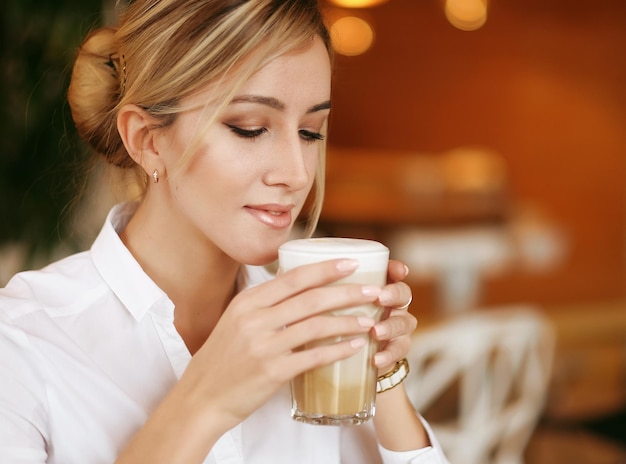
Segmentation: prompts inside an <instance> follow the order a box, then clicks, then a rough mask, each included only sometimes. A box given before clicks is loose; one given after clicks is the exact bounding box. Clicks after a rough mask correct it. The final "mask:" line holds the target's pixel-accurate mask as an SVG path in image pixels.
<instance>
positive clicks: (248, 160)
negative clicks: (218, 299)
mask: <svg viewBox="0 0 626 464" xmlns="http://www.w3.org/2000/svg"><path fill="white" fill-rule="evenodd" d="M330 76H331V71H330V60H329V56H328V52H327V50H326V48H325V47H324V45H323V43H322V42H321V40H319V39H316V40H315V41H314V43H313V45H312V46H311V47H310V48H308V49H306V50H302V51H298V52H292V53H289V54H286V55H283V56H281V57H279V58H277V59H275V60H274V61H272V62H270V63H269V64H267V65H266V66H265V67H264V68H262V69H261V70H260V71H259V72H257V73H256V74H254V75H253V76H252V78H251V79H250V80H249V81H247V83H246V84H245V85H244V86H243V88H242V89H241V91H240V92H239V93H238V95H237V96H236V97H235V98H234V99H233V101H232V102H231V103H230V104H229V105H228V107H227V108H226V110H225V111H224V112H223V113H222V114H221V115H220V116H219V117H218V119H217V121H216V123H215V124H213V125H212V126H211V127H210V128H209V130H208V132H206V134H205V135H204V136H203V138H202V140H201V143H200V145H199V146H198V148H197V149H196V150H195V151H194V155H193V157H192V158H191V160H190V161H189V162H188V163H187V164H186V165H184V167H183V168H182V169H181V168H180V166H179V163H178V162H179V159H180V156H181V155H182V154H183V153H184V152H185V150H186V149H187V147H188V146H189V145H188V144H189V143H193V141H194V140H196V133H197V132H196V130H197V128H198V127H199V126H201V125H202V118H203V117H204V116H203V114H206V113H203V110H202V109H199V110H192V111H188V112H184V113H182V114H180V115H179V117H178V118H177V119H176V121H175V123H174V124H173V125H171V126H169V127H168V128H166V129H164V130H163V131H162V132H161V133H160V134H159V135H158V136H157V138H156V139H155V143H156V144H157V146H158V149H159V153H160V155H161V156H162V159H163V163H164V164H165V171H166V176H165V178H164V182H160V183H159V184H154V185H152V187H153V188H155V189H157V190H158V189H164V190H162V191H160V192H159V193H158V196H159V197H160V200H159V203H160V205H161V206H159V207H160V208H166V210H164V211H162V214H167V215H168V217H169V220H168V224H171V226H172V227H173V228H174V229H173V231H172V232H174V234H175V235H176V236H177V239H178V240H189V242H187V245H189V244H191V243H193V244H194V245H195V244H198V245H201V243H199V242H198V240H199V241H202V242H205V243H204V244H205V245H208V246H210V247H216V249H219V250H221V251H222V252H224V253H226V254H227V255H229V256H230V257H232V258H234V259H235V260H237V261H239V262H243V263H246V264H257V265H259V264H267V263H269V262H271V261H273V260H274V259H276V254H277V249H278V246H279V245H280V244H282V243H283V242H284V241H286V240H287V239H288V237H289V232H290V230H291V228H292V226H293V224H294V221H295V219H296V217H297V216H298V214H299V212H300V211H301V209H302V206H303V204H304V202H305V199H306V198H307V195H308V193H309V191H310V190H311V187H312V185H313V181H314V177H315V171H316V166H317V163H318V156H319V154H318V150H319V144H320V143H322V142H321V139H323V134H321V131H322V130H323V126H324V123H325V121H326V119H327V118H328V113H329V109H330ZM206 98H207V94H206V93H204V94H200V95H198V96H196V97H193V98H192V99H190V101H186V102H185V103H189V104H191V105H198V107H202V106H203V104H204V102H205V101H206V100H205V99H206Z"/></svg>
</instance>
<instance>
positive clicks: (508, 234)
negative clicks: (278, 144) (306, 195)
mask: <svg viewBox="0 0 626 464" xmlns="http://www.w3.org/2000/svg"><path fill="white" fill-rule="evenodd" d="M112 3H113V2H110V1H109V2H107V1H105V2H104V3H103V1H101V0H58V1H57V2H55V3H54V4H49V3H48V2H46V1H45V0H25V1H22V2H16V1H11V2H10V3H9V5H6V6H5V7H4V12H3V15H2V23H3V27H2V32H1V34H2V35H1V37H2V42H1V50H0V52H1V53H2V57H3V60H2V62H3V66H2V67H1V69H2V71H0V72H1V79H2V80H1V84H0V85H1V88H0V91H1V92H2V101H3V105H2V113H1V120H0V123H1V124H0V130H1V131H2V140H3V142H4V149H3V150H2V154H1V155H0V215H1V220H0V284H4V283H6V281H7V280H8V278H9V277H10V276H11V275H12V274H13V273H14V272H16V271H18V270H20V269H25V268H30V267H39V266H40V265H44V264H45V263H47V262H49V261H51V260H52V259H56V258H57V257H60V256H63V255H66V254H68V253H70V252H73V251H76V250H81V249H85V248H87V247H88V246H89V243H90V242H91V240H92V239H93V236H94V234H95V233H96V232H97V230H98V229H99V227H100V224H101V222H102V220H103V218H104V215H105V214H106V211H107V210H108V207H109V206H110V205H111V204H112V203H113V202H114V201H115V197H114V196H113V195H112V194H111V192H110V191H109V188H108V185H106V184H103V183H102V182H98V179H99V177H98V176H99V172H100V171H99V169H98V168H97V167H95V168H94V167H91V168H89V169H90V170H89V171H88V172H86V171H85V165H86V162H87V160H88V158H89V155H88V153H87V152H86V150H85V149H84V147H83V146H82V144H81V143H80V142H79V141H77V140H76V137H75V134H74V130H73V127H72V124H71V119H70V118H69V110H68V108H67V104H66V102H65V92H66V87H67V82H68V77H69V66H71V61H72V59H73V56H74V50H75V48H76V46H77V45H78V44H79V41H80V38H81V37H82V36H84V34H85V33H86V32H87V31H88V30H89V28H91V27H92V26H93V25H96V24H101V23H103V22H110V21H111V19H110V18H111V11H112V6H113V5H112ZM323 5H324V7H325V9H326V12H327V17H328V23H329V26H330V28H331V33H332V35H333V40H334V43H335V47H336V52H337V54H336V57H335V68H334V82H333V112H332V115H331V122H330V128H329V149H328V174H327V176H328V182H327V197H326V201H325V206H324V212H323V214H322V218H321V222H320V227H319V230H318V234H320V235H345V236H356V237H364V238H374V239H377V240H381V241H383V242H384V243H386V244H387V245H388V246H389V247H390V249H391V253H392V255H393V256H394V257H396V258H398V259H402V260H404V261H405V262H406V263H407V264H408V265H409V267H410V268H411V272H410V274H409V277H408V283H409V284H410V285H411V287H412V289H413V292H414V302H413V304H412V306H411V311H413V312H414V313H415V314H416V315H417V316H418V318H419V320H420V325H419V327H418V330H417V332H416V343H415V346H417V347H419V349H420V350H421V351H422V352H430V351H429V350H430V349H433V350H434V347H439V346H440V345H441V347H444V348H445V349H447V350H448V351H447V352H446V353H444V352H443V351H442V350H444V348H441V349H440V350H439V351H432V355H431V356H430V357H429V358H428V359H424V360H422V361H423V365H419V367H417V368H416V369H414V374H413V375H414V386H415V388H416V390H415V395H416V397H415V398H414V401H415V402H416V403H419V405H420V410H423V411H424V413H425V415H426V417H427V418H429V420H432V421H433V423H434V424H435V426H436V427H438V428H439V427H440V428H441V430H442V432H441V433H442V436H443V437H445V438H444V440H443V441H444V442H445V443H444V444H445V445H446V446H450V447H451V453H454V450H452V447H453V446H454V444H453V442H455V443H457V444H458V443H465V441H464V440H465V438H463V437H462V436H461V435H460V434H461V433H468V434H469V433H471V434H473V435H474V436H475V435H476V433H477V430H478V429H477V428H476V427H478V428H479V429H480V424H485V426H486V424H488V423H489V422H492V423H496V424H499V425H501V429H502V430H504V429H505V428H506V426H507V424H509V425H510V424H513V423H520V424H521V423H524V424H525V425H524V426H523V427H522V426H520V427H518V428H515V427H512V429H515V430H514V431H512V432H511V433H510V434H509V436H507V437H505V436H504V435H506V434H505V433H504V432H502V431H500V432H498V431H493V430H492V431H491V432H489V433H485V437H484V440H482V442H484V444H485V446H484V450H486V451H484V450H483V451H484V453H486V454H484V453H483V454H480V453H481V452H483V451H476V456H478V457H476V458H475V459H474V460H471V459H470V458H466V459H461V460H457V461H456V462H459V463H460V464H471V462H482V463H488V462H494V463H495V462H500V463H503V462H522V461H521V460H518V461H515V458H512V457H511V454H510V453H509V454H508V455H506V456H505V454H506V453H505V452H504V451H502V452H501V450H503V449H505V448H507V447H508V448H510V449H515V450H517V458H518V459H524V460H525V461H524V462H528V463H537V464H544V463H552V462H554V463H561V462H568V463H624V462H626V419H625V417H626V413H625V411H626V285H625V282H626V182H625V181H626V130H625V129H626V60H624V59H623V58H624V57H623V54H624V50H625V48H626V2H624V1H623V0H578V1H576V2H572V1H568V0H371V1H369V2H367V1H366V0H334V1H331V0H324V2H323ZM86 174H88V175H86ZM81 179H89V181H88V182H84V181H81ZM79 192H82V194H81V196H80V197H79V200H78V201H76V200H75V199H76V198H77V194H78V193H79ZM520 315H521V316H522V319H519V317H520ZM511 321H513V322H514V323H510V322H511ZM529 321H530V322H529ZM458 324H461V325H458ZM523 327H527V328H528V331H527V332H524V330H526V329H524V330H522V328H523ZM456 330H460V332H456ZM469 332H472V333H475V334H483V335H484V336H481V337H480V339H477V340H469V339H468V340H466V339H465V338H464V337H462V336H459V334H465V333H469ZM520 333H524V334H525V335H524V337H523V338H522V339H520V342H519V343H520V344H519V345H515V347H513V348H511V346H512V345H511V346H509V347H508V348H502V345H501V344H499V343H500V342H501V341H502V340H509V341H510V340H513V339H514V338H515V336H517V335H519V334H520ZM441 339H443V340H444V341H445V343H443V344H440V342H441ZM452 348H455V349H457V353H456V354H455V353H452V352H451V350H452ZM438 349H439V348H438ZM470 351H471V352H472V353H476V356H477V357H476V358H473V359H474V360H472V361H471V362H470V361H467V359H468V357H467V353H468V352H470ZM521 352H523V353H525V354H524V355H523V356H521V355H520V356H518V358H520V359H517V358H515V356H513V357H511V356H512V353H521ZM459 353H462V354H463V355H464V356H465V357H464V358H463V359H465V361H463V362H461V361H459V359H460V356H461V355H460V354H459ZM501 353H505V354H504V355H502V354H501ZM444 358H445V359H447V360H446V361H445V362H443V363H441V365H442V366H447V367H449V369H448V370H447V371H446V370H445V369H443V368H441V371H437V370H436V369H434V367H436V366H437V365H438V364H437V362H438V361H437V360H441V359H444ZM476 360H478V361H476ZM414 361H415V364H416V365H417V364H418V363H419V362H422V361H419V360H417V358H416V359H415V360H414ZM475 363H479V364H475ZM478 365H480V366H482V368H481V369H482V370H480V369H478V368H477V367H476V366H478ZM485 366H487V367H485ZM507 366H508V367H507ZM512 366H513V367H512ZM429 369H430V370H429ZM431 371H432V372H440V374H439V375H438V376H435V377H436V378H438V379H443V378H448V377H446V375H448V376H449V380H447V381H445V382H443V381H441V382H439V383H440V384H438V385H436V383H437V382H435V384H431V385H421V386H419V388H421V390H420V389H418V388H417V386H418V383H419V379H415V373H417V372H419V373H420V374H423V378H427V377H428V375H429V372H431ZM444 371H446V372H447V373H448V374H444V373H443V372H444ZM478 371H480V373H481V375H480V378H474V379H473V380H468V379H467V374H468V373H474V374H475V373H476V372H478ZM498 376H500V377H505V378H506V379H507V383H506V386H504V387H502V386H501V385H500V384H497V385H496V382H495V381H494V379H496V378H497V377H498ZM472 382H473V383H472ZM468 384H471V385H473V386H474V387H473V389H472V388H469V387H467V385H468ZM424 389H426V390H424ZM469 391H471V392H473V393H474V394H475V393H476V392H477V391H481V392H485V391H489V392H492V393H493V392H496V393H497V392H501V393H498V394H495V393H494V394H491V395H490V396H489V397H488V398H482V397H473V396H472V394H469V393H468V392H469ZM502 392H505V393H502ZM494 395H495V396H494ZM479 396H480V395H479ZM426 397H428V398H430V400H429V401H428V402H426V403H424V402H422V399H423V398H426ZM526 397H528V398H531V399H530V400H529V403H527V406H524V407H523V408H522V409H523V410H527V411H529V410H532V411H533V414H531V415H530V416H529V417H527V418H525V419H519V420H518V419H515V417H517V416H515V417H513V416H506V417H505V416H502V415H498V414H499V413H501V412H502V411H504V410H506V409H507V408H509V409H511V410H512V409H513V406H514V405H515V404H517V403H519V402H520V401H521V399H525V398H526ZM471 398H474V399H473V400H472V399H471ZM494 398H496V399H494ZM497 398H500V399H497ZM462 400H463V401H465V403H464V402H463V401H462ZM516 402H517V403H516ZM483 403H484V404H483ZM464 404H465V406H464ZM468 404H469V405H470V406H468ZM520 404H521V403H520ZM524 404H526V403H524ZM481 405H482V406H481ZM479 406H481V408H482V409H481V411H482V412H481V413H480V414H478V413H477V412H476V411H475V410H478V409H480V408H479ZM483 406H484V407H483ZM468 408H469V409H468ZM472 414H473V416H472ZM476 414H478V416H476ZM470 416H472V417H470ZM496 416H497V418H496ZM476 417H479V418H480V420H481V422H478V425H476V423H474V422H472V421H473V420H477V419H476ZM468 418H469V419H468ZM516 420H517V422H516ZM450 424H452V428H453V429H454V430H456V432H455V433H457V432H458V433H457V434H456V435H454V434H453V435H450V438H448V435H446V432H445V430H444V429H445V427H446V426H447V425H450ZM468 424H470V425H472V429H471V432H464V430H467V429H468ZM511 437H512V438H511ZM507 440H508V441H507ZM478 441H480V440H478ZM512 442H515V445H511V443H512ZM468 446H469V445H468ZM520 450H521V451H520Z"/></svg>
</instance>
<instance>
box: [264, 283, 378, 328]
mask: <svg viewBox="0 0 626 464" xmlns="http://www.w3.org/2000/svg"><path fill="white" fill-rule="evenodd" d="M380 292H381V289H380V288H379V287H376V286H371V285H359V284H344V285H332V286H328V287H319V288H314V289H310V290H307V291H305V292H302V293H300V294H298V295H296V296H294V297H292V298H289V299H288V300H285V301H283V302H282V303H280V304H278V305H276V306H275V307H274V308H271V312H272V315H271V322H270V323H271V327H283V326H288V325H292V324H294V323H296V322H298V321H301V320H303V319H306V318H309V317H311V316H315V315H317V314H320V313H323V312H328V311H335V310H340V309H343V310H346V311H349V308H355V309H354V310H353V311H351V312H350V313H351V314H350V315H357V316H358V315H363V313H364V312H367V311H365V310H364V309H363V308H361V306H362V305H364V304H368V303H374V302H375V301H376V300H377V299H378V297H379V295H380Z"/></svg>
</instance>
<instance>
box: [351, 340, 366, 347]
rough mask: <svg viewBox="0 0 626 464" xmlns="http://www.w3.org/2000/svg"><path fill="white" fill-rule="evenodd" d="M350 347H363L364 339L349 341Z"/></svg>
mask: <svg viewBox="0 0 626 464" xmlns="http://www.w3.org/2000/svg"><path fill="white" fill-rule="evenodd" d="M350 346H352V348H362V347H364V346H365V339H364V338H353V339H352V340H350Z"/></svg>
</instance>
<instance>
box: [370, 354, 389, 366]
mask: <svg viewBox="0 0 626 464" xmlns="http://www.w3.org/2000/svg"><path fill="white" fill-rule="evenodd" d="M390 361H391V355H390V354H389V353H376V354H375V355H374V364H375V365H377V366H384V365H386V364H389V362H390Z"/></svg>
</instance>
